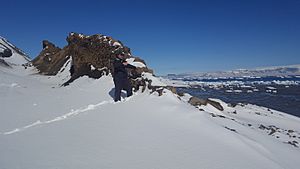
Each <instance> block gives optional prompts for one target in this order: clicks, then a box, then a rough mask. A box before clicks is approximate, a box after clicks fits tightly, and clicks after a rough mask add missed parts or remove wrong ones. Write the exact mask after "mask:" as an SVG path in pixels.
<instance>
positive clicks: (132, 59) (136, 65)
mask: <svg viewBox="0 0 300 169" xmlns="http://www.w3.org/2000/svg"><path fill="white" fill-rule="evenodd" d="M134 60H135V58H128V59H126V61H127V62H128V63H129V64H131V65H133V66H135V67H139V68H143V67H146V65H145V64H144V63H142V62H137V61H134Z"/></svg>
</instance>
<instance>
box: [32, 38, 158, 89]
mask: <svg viewBox="0 0 300 169" xmlns="http://www.w3.org/2000/svg"><path fill="white" fill-rule="evenodd" d="M66 40H67V42H68V45H67V46H65V47H64V48H62V49H60V48H59V47H56V46H55V45H54V44H52V43H51V42H49V41H46V40H45V41H43V50H42V51H41V53H40V54H39V55H38V56H37V57H36V58H35V59H34V60H33V61H32V64H33V65H34V66H35V67H36V68H37V69H38V70H39V71H40V73H42V74H45V75H56V74H57V73H58V72H59V71H60V69H61V68H62V66H63V65H64V63H65V62H66V61H67V60H69V59H70V58H72V66H71V70H70V72H71V79H69V80H68V81H67V82H66V83H65V85H67V84H69V83H71V82H72V81H74V80H75V79H77V78H79V77H80V76H84V75H87V76H89V77H91V78H100V77H101V76H102V75H104V74H105V75H107V74H109V73H112V74H113V67H112V63H113V59H114V58H115V57H116V53H117V52H122V53H124V54H125V55H126V56H127V58H132V57H133V56H132V55H131V52H130V48H128V47H126V46H124V45H123V44H122V42H120V41H118V40H115V39H113V38H111V37H108V36H104V35H100V34H96V35H92V36H86V35H83V34H78V33H70V34H69V36H68V37H67V39H66ZM133 58H135V57H133ZM135 61H138V62H142V63H144V64H145V62H144V61H143V60H142V59H140V58H135ZM145 65H146V64H145ZM142 72H150V73H153V71H152V70H151V69H149V68H147V67H143V68H137V69H136V70H134V71H131V72H130V74H132V75H134V77H136V78H137V77H141V74H142ZM133 84H141V82H134V83H133Z"/></svg>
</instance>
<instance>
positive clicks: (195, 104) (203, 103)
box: [188, 96, 224, 111]
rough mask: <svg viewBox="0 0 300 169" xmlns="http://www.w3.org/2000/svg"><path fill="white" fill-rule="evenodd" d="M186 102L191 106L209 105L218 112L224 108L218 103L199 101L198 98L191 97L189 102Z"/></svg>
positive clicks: (206, 100)
mask: <svg viewBox="0 0 300 169" xmlns="http://www.w3.org/2000/svg"><path fill="white" fill-rule="evenodd" d="M188 102H189V103H190V104H191V105H193V106H201V105H207V104H210V105H212V106H214V107H215V108H216V109H218V110H220V111H223V110H224V108H223V107H222V105H221V104H220V103H219V102H216V101H213V100H210V99H200V98H197V97H194V96H193V97H191V98H190V100H189V101H188Z"/></svg>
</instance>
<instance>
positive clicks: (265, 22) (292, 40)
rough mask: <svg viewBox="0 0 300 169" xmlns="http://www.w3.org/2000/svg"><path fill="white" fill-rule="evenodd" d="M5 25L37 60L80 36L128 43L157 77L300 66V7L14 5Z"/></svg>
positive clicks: (112, 2)
mask: <svg viewBox="0 0 300 169" xmlns="http://www.w3.org/2000/svg"><path fill="white" fill-rule="evenodd" d="M0 18H1V22H2V23H1V26H0V35H1V36H3V37H6V38H7V39H9V40H10V41H11V42H13V43H14V44H16V45H17V46H18V47H20V48H21V49H23V50H24V51H25V52H27V53H28V54H29V55H30V56H31V57H32V58H34V57H36V56H37V55H38V53H39V52H40V51H41V48H42V45H41V41H42V40H44V39H47V40H50V41H52V42H54V43H55V44H56V45H58V46H60V47H63V46H64V45H66V41H65V38H66V36H67V35H68V33H69V32H72V31H74V32H79V33H84V34H97V33H100V34H105V35H109V36H112V37H114V38H116V39H119V40H121V41H122V42H123V43H124V44H125V45H127V46H128V47H130V48H131V49H132V53H133V54H134V55H136V56H140V57H141V58H143V59H145V60H146V62H147V63H148V65H149V66H150V67H151V68H153V69H154V70H155V72H156V74H167V73H180V72H195V71H196V72H200V71H201V72H203V71H214V70H231V69H237V68H253V67H261V66H271V65H288V64H300V0H199V1H197V0H194V1H191V0H181V1H163V0H149V1H144V0H136V1H133V0H131V1H130V0H124V1H118V0H103V1H102V0H95V1H89V0H85V1H76V0H73V1H55V0H52V1H41V0H39V1H30V0H26V1H25V0H19V1H16V0H9V1H8V0H7V1H6V2H5V3H1V17H0Z"/></svg>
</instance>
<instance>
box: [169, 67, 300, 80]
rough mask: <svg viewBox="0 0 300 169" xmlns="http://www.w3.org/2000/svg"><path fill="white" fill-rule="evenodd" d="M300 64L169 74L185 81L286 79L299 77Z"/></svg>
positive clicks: (170, 76)
mask: <svg viewBox="0 0 300 169" xmlns="http://www.w3.org/2000/svg"><path fill="white" fill-rule="evenodd" d="M299 75H300V64H298V65H289V66H273V67H265V68H256V69H237V70H232V71H216V72H206V73H204V72H203V73H201V72H200V73H182V74H169V75H167V77H168V78H177V79H178V78H179V79H181V78H184V79H211V78H231V77H234V78H238V77H268V76H276V77H282V76H283V77H286V76H299Z"/></svg>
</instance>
